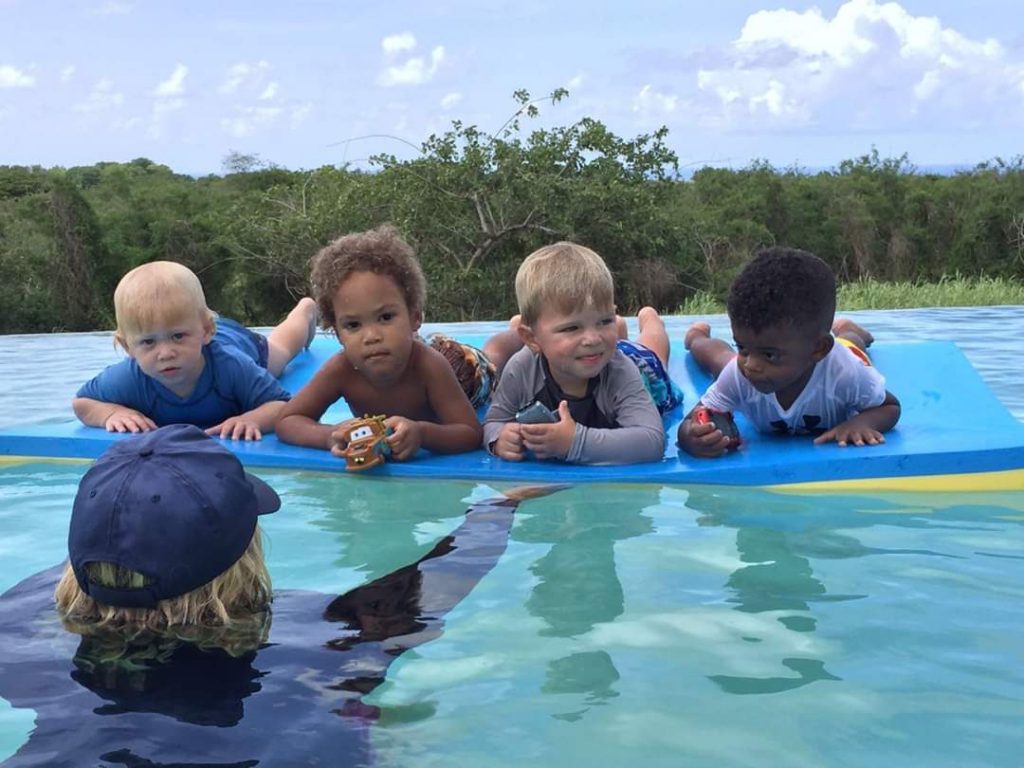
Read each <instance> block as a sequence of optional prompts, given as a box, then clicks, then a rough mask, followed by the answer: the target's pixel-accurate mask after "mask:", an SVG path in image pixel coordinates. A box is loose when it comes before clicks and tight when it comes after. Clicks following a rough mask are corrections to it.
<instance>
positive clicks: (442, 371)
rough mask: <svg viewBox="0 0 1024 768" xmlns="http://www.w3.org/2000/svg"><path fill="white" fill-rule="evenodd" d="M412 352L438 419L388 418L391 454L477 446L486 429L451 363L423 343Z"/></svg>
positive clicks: (398, 457) (399, 455) (459, 450)
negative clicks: (477, 416)
mask: <svg viewBox="0 0 1024 768" xmlns="http://www.w3.org/2000/svg"><path fill="white" fill-rule="evenodd" d="M413 355H416V356H417V359H416V361H415V366H416V367H415V370H416V371H417V373H418V374H419V375H420V376H421V377H422V379H423V383H424V384H425V385H426V389H427V400H428V402H429V403H430V407H431V409H433V411H434V414H435V415H436V417H437V421H436V422H434V421H413V420H412V419H407V418H405V417H404V416H390V417H388V418H387V419H385V420H384V423H385V424H386V425H387V426H389V427H391V429H392V433H391V435H390V436H389V437H388V445H389V446H390V447H391V455H392V457H394V458H395V459H396V460H398V461H403V460H405V459H408V458H410V457H411V456H412V455H413V454H415V453H416V451H417V450H418V449H419V448H421V447H422V448H426V449H427V450H428V451H432V452H434V453H465V452H466V451H472V450H473V449H474V448H478V447H479V446H480V442H481V440H482V439H483V430H482V428H481V427H480V422H478V421H477V418H476V412H475V411H474V410H473V406H472V405H470V403H469V398H467V397H466V393H465V392H463V391H462V387H461V386H459V382H458V379H456V378H455V373H454V372H453V371H452V368H451V365H449V364H448V361H447V360H445V359H444V356H443V355H442V354H441V353H439V352H436V351H434V350H432V349H428V348H427V347H424V346H422V345H417V347H416V348H414V350H413Z"/></svg>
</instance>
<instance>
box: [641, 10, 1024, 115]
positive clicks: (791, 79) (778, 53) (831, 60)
mask: <svg viewBox="0 0 1024 768" xmlns="http://www.w3.org/2000/svg"><path fill="white" fill-rule="evenodd" d="M718 54H719V55H718V56H717V59H718V63H716V64H714V65H708V64H706V65H705V66H704V67H702V68H701V69H700V70H699V71H698V72H697V79H696V86H697V89H698V91H699V93H700V95H701V97H702V99H703V102H704V103H703V106H704V108H705V109H704V118H705V119H704V122H705V123H709V122H713V121H716V120H717V121H718V123H719V124H720V125H721V126H722V127H738V128H746V127H749V126H750V121H751V118H753V117H755V116H756V117H757V119H758V121H759V122H758V127H759V128H765V127H773V126H774V127H779V128H783V129H786V128H792V127H800V126H801V125H819V126H822V125H829V126H830V127H831V126H834V127H841V128H842V129H849V128H853V129H879V128H886V129H889V130H891V129H893V128H898V127H900V126H904V127H908V126H911V125H912V124H913V123H914V121H917V120H923V119H925V118H930V119H931V120H940V121H942V124H943V125H944V126H945V127H947V128H955V127H956V126H963V125H965V124H967V123H969V122H970V121H971V120H972V119H973V117H972V115H974V114H976V113H977V112H978V111H984V112H991V106H992V105H997V104H998V105H1003V107H1004V111H1003V114H1004V115H1005V116H1006V117H1007V118H1009V117H1010V115H1011V114H1012V115H1013V116H1014V117H1015V118H1017V119H1024V104H1022V103H1021V101H1020V98H1019V94H1020V92H1021V90H1022V89H1024V61H1022V60H1021V57H1020V55H1019V54H1013V55H1011V53H1010V52H1008V51H1007V50H1006V49H1004V47H1003V46H1002V45H1000V44H999V43H998V42H997V41H996V40H992V39H985V40H977V39H971V38H968V37H966V36H965V35H963V34H961V33H960V32H958V31H957V30H955V29H952V28H950V27H948V26H943V23H942V22H941V21H940V20H939V19H937V18H935V17H931V16H914V15H912V14H911V13H909V12H908V11H907V10H905V9H904V8H903V7H902V6H901V5H900V4H899V3H896V2H887V3H880V2H878V1H877V0H847V2H845V3H843V4H842V5H841V6H840V7H839V8H838V9H837V10H836V12H835V15H834V16H831V17H828V16H826V15H824V14H823V13H822V11H821V10H819V9H818V8H813V7H812V8H811V9H809V10H807V11H803V12H799V11H791V10H766V11H758V12H757V13H754V14H751V15H750V16H749V17H748V18H747V20H746V22H745V23H744V25H743V28H742V29H741V30H740V32H739V36H738V37H737V39H736V40H734V41H733V43H732V44H730V45H729V46H728V47H727V48H726V49H725V50H723V51H719V52H718ZM705 60H707V61H714V60H716V57H715V56H707V57H705ZM1011 94H1016V95H1015V96H1011ZM641 95H643V92H641ZM639 99H640V97H638V100H639ZM982 106H987V107H988V108H986V109H984V110H979V109H978V108H980V107H982Z"/></svg>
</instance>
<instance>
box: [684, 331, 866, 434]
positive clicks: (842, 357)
mask: <svg viewBox="0 0 1024 768" xmlns="http://www.w3.org/2000/svg"><path fill="white" fill-rule="evenodd" d="M700 401H701V403H703V404H704V405H706V406H707V407H708V408H711V409H712V410H716V411H733V412H737V413H742V414H743V415H744V416H746V417H747V419H748V420H749V421H750V423H751V424H753V425H754V426H755V427H756V428H757V430H758V431H760V432H777V433H780V434H784V433H789V434H794V435H817V434H821V433H822V432H824V431H826V430H829V429H832V427H834V426H836V425H838V424H842V423H843V422H844V421H846V420H847V419H849V418H851V417H852V416H855V415H857V414H858V413H860V412H861V411H863V410H866V409H867V408H874V407H875V406H879V405H881V404H882V403H883V402H884V401H885V377H884V376H882V374H880V373H879V372H878V370H877V369H876V368H873V367H871V366H868V365H864V363H862V362H861V361H860V360H859V359H858V358H857V357H856V356H855V355H854V354H853V353H852V352H851V351H850V350H849V349H847V348H846V347H845V346H844V345H842V344H840V343H839V342H836V343H835V344H833V345H832V351H830V352H829V353H828V354H827V355H826V356H825V357H824V359H822V360H821V361H820V362H819V363H818V364H817V365H815V366H814V371H813V372H812V373H811V378H810V380H809V381H808V382H807V386H805V387H804V390H803V392H801V393H800V394H799V395H798V396H797V398H796V400H794V401H793V404H792V405H791V406H790V407H789V408H788V409H785V410H784V409H783V408H782V407H781V406H780V405H779V401H778V400H777V399H776V397H775V394H774V393H768V394H762V393H761V392H758V391H757V390H756V389H754V387H753V386H752V385H751V384H750V382H749V381H747V379H746V377H744V376H743V374H742V373H740V372H739V369H738V368H737V367H736V358H733V359H732V360H730V361H729V364H728V365H726V366H725V368H724V369H722V373H721V374H719V376H718V378H717V379H716V380H715V381H714V382H712V384H711V386H710V387H708V390H707V392H705V393H704V395H703V396H702V397H701V399H700Z"/></svg>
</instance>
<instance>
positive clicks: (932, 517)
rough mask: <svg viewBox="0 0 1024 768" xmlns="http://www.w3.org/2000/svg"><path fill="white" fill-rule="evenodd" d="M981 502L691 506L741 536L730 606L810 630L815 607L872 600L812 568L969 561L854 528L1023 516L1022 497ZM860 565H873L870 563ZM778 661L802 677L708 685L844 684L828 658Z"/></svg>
mask: <svg viewBox="0 0 1024 768" xmlns="http://www.w3.org/2000/svg"><path fill="white" fill-rule="evenodd" d="M992 496H993V497H994V496H996V495H992ZM977 499H978V497H977V496H972V495H964V496H958V495H955V494H943V495H923V494H902V495H900V494H893V495H891V496H884V495H883V496H870V497H844V496H838V495H830V496H824V495H822V496H800V495H793V494H784V493H773V492H769V491H760V490H722V489H711V488H704V489H693V490H691V491H690V492H689V494H688V497H687V500H686V505H687V507H689V508H690V509H693V510H695V511H697V512H699V513H700V516H699V517H698V519H697V524H698V525H700V526H725V527H731V528H735V529H736V551H737V555H738V559H739V560H740V562H742V563H744V564H745V565H743V566H742V567H740V568H737V569H736V570H734V571H733V572H732V573H731V574H729V577H728V579H727V580H726V582H725V588H726V589H727V590H728V593H729V594H728V597H727V598H726V601H727V602H728V603H732V604H733V605H734V607H735V610H737V611H742V612H744V613H751V614H761V613H764V614H777V615H775V619H776V621H778V622H779V624H781V625H782V626H784V627H785V628H786V629H787V630H790V631H792V632H799V633H813V632H815V631H816V630H817V629H818V621H819V619H818V617H816V616H815V615H814V606H815V605H816V604H820V603H824V602H830V603H834V602H842V601H851V600H864V599H870V598H871V595H870V594H866V593H861V592H854V593H851V592H843V591H838V592H837V591H834V590H832V589H830V588H829V586H828V585H827V584H826V583H825V582H824V581H823V580H822V578H820V577H819V576H817V575H816V574H815V572H814V566H813V563H814V562H815V561H821V560H844V559H860V558H869V557H875V556H893V555H903V556H912V557H914V558H921V557H924V558H931V557H934V558H941V559H964V556H963V555H961V554H957V553H954V552H941V551H936V550H933V549H929V548H915V547H878V546H867V545H865V544H864V543H862V542H861V541H860V540H859V539H858V538H857V537H856V536H855V535H854V534H853V533H851V529H852V530H855V529H857V528H865V529H868V528H876V527H877V526H879V525H880V524H883V523H884V524H885V525H891V526H899V527H905V528H920V529H934V528H935V527H937V526H949V527H955V528H957V529H959V530H971V529H974V530H987V529H989V528H991V518H992V517H993V516H994V515H998V516H999V517H1000V518H1005V515H1006V512H1007V510H1008V509H1011V510H1012V509H1015V508H1016V509H1020V508H1021V505H1022V503H1024V502H1022V499H1021V497H1020V495H1019V494H1006V495H1003V496H1001V497H999V498H998V499H995V500H998V501H1001V502H1002V503H1005V504H1006V505H1007V506H1006V507H993V506H990V505H988V504H978V503H976V501H977ZM986 500H987V498H986ZM1002 522H1003V521H1002V520H1000V521H999V523H1000V524H1001V523H1002ZM861 567H863V568H870V567H871V566H870V565H869V564H868V563H865V564H863V565H862V566H861ZM741 639H742V640H743V641H745V642H752V643H758V642H761V641H762V640H765V639H766V638H765V637H761V636H758V635H756V634H746V635H744V636H742V638H741ZM814 647H816V646H813V645H811V646H806V647H805V649H809V648H814ZM779 663H780V664H781V665H782V666H783V667H785V668H787V669H789V670H792V671H793V672H796V673H797V677H792V676H752V675H749V676H741V675H724V674H711V675H708V679H710V680H712V681H713V682H714V683H715V684H716V685H718V686H719V687H720V688H721V689H722V690H723V691H725V692H726V693H731V694H763V693H779V692H782V691H786V690H792V689H795V688H799V687H802V686H805V685H808V684H810V683H813V682H817V681H822V680H828V681H838V680H841V679H842V678H841V677H840V676H838V675H835V674H833V673H832V672H830V671H829V670H828V669H827V667H826V659H823V658H815V657H814V656H801V657H795V656H783V657H782V658H780V659H779Z"/></svg>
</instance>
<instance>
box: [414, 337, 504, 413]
mask: <svg viewBox="0 0 1024 768" xmlns="http://www.w3.org/2000/svg"><path fill="white" fill-rule="evenodd" d="M427 345H428V346H429V347H430V348H431V349H436V350H437V351H438V352H440V353H441V354H442V355H444V357H445V360H447V361H448V364H449V365H450V366H451V367H452V371H454V372H455V378H456V379H458V380H459V386H461V387H462V391H463V392H465V393H466V397H468V398H469V402H470V403H471V404H472V405H473V407H474V408H479V407H480V406H481V405H484V404H485V403H486V402H487V401H488V400H490V399H491V392H492V391H493V389H494V381H495V379H496V378H497V371H496V370H495V368H494V363H492V362H491V361H490V360H488V359H487V356H486V355H485V354H484V353H483V352H482V351H481V350H479V349H477V348H476V347H471V346H470V345H469V344H463V343H461V342H458V341H455V339H450V338H448V337H447V336H445V335H444V334H440V333H432V334H430V337H429V338H428V339H427Z"/></svg>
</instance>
